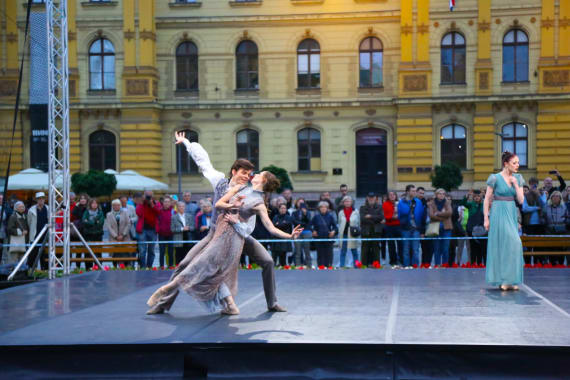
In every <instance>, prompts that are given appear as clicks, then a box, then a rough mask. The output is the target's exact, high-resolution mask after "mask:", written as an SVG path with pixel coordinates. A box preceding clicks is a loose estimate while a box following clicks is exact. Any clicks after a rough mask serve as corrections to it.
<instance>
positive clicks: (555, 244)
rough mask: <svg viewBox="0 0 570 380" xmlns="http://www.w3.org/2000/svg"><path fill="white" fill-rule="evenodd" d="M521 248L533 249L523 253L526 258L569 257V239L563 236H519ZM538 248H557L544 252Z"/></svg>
mask: <svg viewBox="0 0 570 380" xmlns="http://www.w3.org/2000/svg"><path fill="white" fill-rule="evenodd" d="M521 240H522V243H523V247H526V248H533V249H534V251H530V250H528V251H525V252H524V254H525V255H526V256H556V255H570V250H566V251H564V250H563V249H564V248H570V238H568V237H565V236H560V237H559V236H553V237H541V236H521ZM540 248H558V250H556V251H544V250H540Z"/></svg>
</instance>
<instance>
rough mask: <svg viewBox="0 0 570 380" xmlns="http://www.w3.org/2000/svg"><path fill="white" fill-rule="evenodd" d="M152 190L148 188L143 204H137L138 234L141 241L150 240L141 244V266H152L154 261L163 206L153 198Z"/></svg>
mask: <svg viewBox="0 0 570 380" xmlns="http://www.w3.org/2000/svg"><path fill="white" fill-rule="evenodd" d="M152 195H153V193H152V191H150V190H147V191H145V192H144V199H143V202H142V203H141V204H139V205H138V206H137V210H136V211H137V216H138V217H139V220H138V222H137V234H138V236H139V239H140V241H143V242H148V243H146V244H141V245H140V248H141V249H140V250H139V264H140V266H141V267H147V268H150V267H152V263H153V262H154V246H155V244H156V243H155V242H156V231H157V223H158V215H159V214H160V210H161V208H162V206H161V204H160V202H156V201H155V200H154V199H153V198H152Z"/></svg>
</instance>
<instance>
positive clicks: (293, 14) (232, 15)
mask: <svg viewBox="0 0 570 380" xmlns="http://www.w3.org/2000/svg"><path fill="white" fill-rule="evenodd" d="M25 3H26V2H25V1H23V0H18V1H16V0H13V1H12V0H5V1H3V2H2V13H1V15H0V17H1V18H2V24H1V25H2V27H1V30H0V33H1V37H0V52H1V57H2V59H1V60H0V63H1V70H2V77H1V78H0V126H1V131H0V134H1V136H2V139H1V140H0V149H2V151H3V153H2V161H3V162H2V164H4V161H5V160H4V158H5V156H6V154H5V152H7V148H8V146H7V144H8V142H9V139H8V137H10V136H11V126H12V117H13V114H12V109H13V104H14V96H15V88H16V85H17V73H18V71H17V70H18V64H19V63H18V57H19V53H20V52H22V51H23V50H26V51H27V49H28V48H27V47H26V49H25V48H24V46H23V26H24V21H25V12H26V9H25ZM68 7H69V10H68V13H69V15H68V17H69V29H70V30H69V67H70V101H71V122H70V128H71V148H70V149H71V150H70V154H71V166H72V167H71V170H72V172H75V171H86V170H88V169H89V168H90V167H93V166H94V165H95V166H97V165H98V166H99V167H105V165H109V166H113V167H112V168H113V169H115V170H117V171H123V170H127V169H132V170H136V171H138V172H139V173H141V174H144V175H148V176H151V177H153V178H156V179H159V180H162V181H164V182H167V183H169V184H170V186H171V189H172V190H173V191H176V189H177V181H178V175H177V172H178V170H179V169H178V168H179V167H180V170H181V171H183V174H182V187H183V189H190V190H192V191H194V192H208V191H209V190H210V186H209V184H208V183H207V181H206V180H204V179H203V178H202V177H201V175H200V174H199V173H196V172H195V170H194V169H195V168H193V167H192V165H191V164H190V163H188V162H187V161H185V160H187V157H186V156H185V155H183V156H181V157H180V161H181V162H178V157H177V153H176V147H175V146H174V144H173V139H174V138H173V136H174V132H175V131H176V130H182V129H185V130H190V131H192V132H191V134H192V137H193V138H197V139H198V141H199V142H200V143H201V144H202V145H203V146H204V147H205V148H206V150H207V151H208V152H209V153H210V157H211V159H212V162H213V164H214V166H215V167H216V168H218V169H220V170H224V171H225V170H226V169H227V168H229V167H230V166H231V164H232V162H233V160H235V158H236V157H238V155H240V156H244V155H245V156H246V157H248V158H251V159H252V160H254V161H257V164H258V166H259V167H260V168H261V167H264V166H268V165H276V166H279V167H283V168H285V169H287V170H288V171H289V173H290V175H291V179H292V181H293V185H294V187H295V191H298V192H320V191H324V190H336V189H338V187H339V185H340V184H342V183H346V184H348V186H349V188H350V189H351V190H357V191H358V193H359V194H360V195H362V194H364V193H366V192H368V191H370V190H375V191H380V192H384V191H385V190H386V189H398V190H401V189H403V188H404V187H405V186H406V184H408V183H414V184H416V185H418V186H419V185H423V186H427V187H430V180H429V177H430V174H431V172H432V169H433V167H434V165H438V164H441V163H443V162H444V161H446V160H448V159H454V160H456V159H457V160H459V162H460V164H461V166H463V174H464V183H463V185H462V187H461V188H462V189H468V188H471V187H481V186H482V185H483V184H484V181H485V180H486V178H487V177H488V175H489V174H490V173H491V172H493V171H496V170H497V169H498V168H499V167H500V154H501V151H502V150H503V149H504V148H505V147H507V148H511V147H512V149H515V150H517V153H519V156H524V161H525V163H526V165H524V166H525V167H524V168H523V169H522V170H521V171H522V173H523V175H524V176H525V177H526V178H527V179H528V177H530V176H538V177H539V178H544V177H545V176H547V175H548V174H547V173H548V171H550V170H552V169H554V168H556V169H558V170H559V171H560V172H561V173H562V174H563V175H564V174H565V173H566V174H567V175H568V173H570V2H567V1H562V0H560V1H559V0H502V1H491V0H458V1H457V6H456V8H455V10H454V11H453V12H451V11H450V10H449V1H448V0H401V1H399V0H259V1H239V0H235V1H227V0H202V1H180V0H178V1H175V0H170V1H166V0H165V1H153V0H121V1H108V2H90V1H86V0H83V1H81V0H68ZM33 11H34V12H41V11H42V6H41V5H36V6H34V9H33ZM97 41H107V42H105V44H108V43H110V45H109V47H108V48H107V47H105V46H106V45H105V46H104V43H103V42H101V44H100V46H99V45H98V44H97ZM366 41H370V46H368V45H367V44H368V42H366ZM378 41H379V45H378ZM184 44H186V45H184ZM374 44H376V45H374ZM97 49H100V50H97ZM184 49H186V50H184ZM525 52H526V54H525ZM106 54H107V55H108V56H107V55H106ZM95 56H97V57H95ZM110 57H112V58H110ZM177 57H178V58H177ZM512 57H514V58H512ZM97 59H101V60H102V61H105V62H106V63H105V65H106V66H105V67H104V68H103V66H101V64H99V63H98V61H97ZM25 67H26V65H25ZM24 78H25V79H24V82H23V88H27V86H29V84H30V83H29V82H30V76H29V74H28V73H27V72H25V73H24ZM26 96H27V94H26V93H25V91H24V94H23V98H22V103H23V104H22V106H21V109H22V111H21V121H19V122H18V128H17V132H16V135H15V137H16V144H15V145H14V147H13V150H12V153H13V165H12V172H16V171H18V170H21V169H23V168H26V167H29V166H31V161H30V149H31V146H30V142H29V141H30V135H31V127H30V118H29V116H28V115H27V110H28V107H27V104H28V102H27V98H26ZM102 132H106V133H102ZM94 136H96V137H94ZM95 149H98V152H99V153H94V150H95ZM109 155H113V156H114V157H108V156H109ZM93 162H95V163H93ZM101 165H102V166H101ZM4 166H5V165H4ZM0 169H1V168H0ZM4 170H5V169H4Z"/></svg>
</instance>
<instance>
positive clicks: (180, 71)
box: [176, 41, 198, 91]
mask: <svg viewBox="0 0 570 380" xmlns="http://www.w3.org/2000/svg"><path fill="white" fill-rule="evenodd" d="M176 89H177V90H182V91H184V90H186V91H191V90H198V48H197V47H196V45H195V44H194V43H193V42H189V41H188V42H182V43H181V44H180V45H178V47H177V48H176Z"/></svg>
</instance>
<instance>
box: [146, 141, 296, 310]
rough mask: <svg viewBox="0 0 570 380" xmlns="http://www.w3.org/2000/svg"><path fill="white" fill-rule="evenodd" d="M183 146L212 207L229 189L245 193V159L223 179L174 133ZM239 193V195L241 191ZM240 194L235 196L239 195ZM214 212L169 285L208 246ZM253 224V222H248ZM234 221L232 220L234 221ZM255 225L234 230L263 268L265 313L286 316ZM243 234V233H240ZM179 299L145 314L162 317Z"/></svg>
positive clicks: (171, 296)
mask: <svg viewBox="0 0 570 380" xmlns="http://www.w3.org/2000/svg"><path fill="white" fill-rule="evenodd" d="M181 143H182V144H184V146H185V147H186V150H187V151H188V153H189V154H190V156H191V157H192V159H193V160H194V162H196V165H197V166H198V168H199V169H200V171H201V172H202V174H203V175H204V177H206V179H207V180H208V181H210V183H211V184H212V187H213V189H214V201H213V204H216V202H217V201H218V200H219V199H220V198H222V197H223V196H224V194H225V193H226V192H227V191H228V189H229V188H230V187H233V186H235V185H244V189H245V187H246V185H247V183H248V181H249V176H250V174H251V172H252V170H253V169H254V166H253V164H252V163H251V162H249V161H248V160H245V159H242V158H240V159H237V160H236V161H235V162H234V164H233V165H232V167H231V169H230V179H229V180H228V179H226V178H225V176H224V173H221V172H219V171H217V170H216V169H214V167H213V166H212V163H211V162H210V157H209V156H208V153H207V152H206V151H205V150H204V148H203V147H202V146H201V145H200V144H198V143H191V142H190V141H188V139H186V138H185V136H184V132H176V144H181ZM240 192H241V191H240ZM239 194H240V193H239V192H238V195H239ZM217 217H218V215H217V211H216V209H215V208H214V210H213V211H212V218H211V225H210V231H209V233H208V235H207V236H206V237H204V238H203V239H202V240H201V241H200V242H199V243H198V244H196V245H195V246H194V247H192V249H191V250H190V251H189V252H188V253H187V254H186V257H185V258H184V260H182V262H181V263H180V264H179V265H178V267H177V268H176V269H175V271H174V273H173V274H172V276H171V278H170V281H172V279H174V278H175V277H176V276H178V274H179V273H180V272H182V271H183V270H184V268H186V267H187V266H188V264H189V263H190V262H191V261H192V260H193V259H194V257H195V256H196V255H197V254H199V253H200V251H201V250H202V249H203V248H204V247H205V246H206V245H207V244H208V243H209V242H210V240H211V239H212V238H213V236H214V231H215V228H216V219H217ZM251 219H252V220H253V221H254V220H255V218H251ZM234 221H235V220H234ZM254 226H255V223H249V224H248V225H246V226H244V223H238V225H237V226H235V228H236V230H237V231H238V232H239V233H241V234H242V235H244V236H246V238H245V243H244V250H245V252H246V253H247V255H248V256H249V257H250V259H252V260H253V261H254V262H255V263H256V264H258V265H259V266H260V267H261V268H262V272H261V275H262V278H263V290H264V291H265V299H266V301H267V310H268V311H270V312H285V311H287V310H286V309H285V308H284V307H282V306H280V305H279V304H278V303H277V297H276V295H275V269H274V263H273V259H272V258H271V255H270V254H269V253H268V252H267V250H266V249H265V248H264V247H263V246H262V245H261V244H260V243H259V242H258V241H257V240H255V239H254V238H252V237H251V236H250V233H251V232H252V231H253V228H254ZM240 230H241V231H243V232H240ZM177 296H178V289H175V290H173V291H172V292H170V293H168V294H166V295H165V296H163V297H162V298H161V299H160V301H159V302H158V303H157V304H156V305H155V306H153V307H152V308H150V309H149V310H148V311H147V314H162V313H164V311H165V310H170V308H171V307H172V304H173V303H174V301H175V300H176V297H177Z"/></svg>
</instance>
